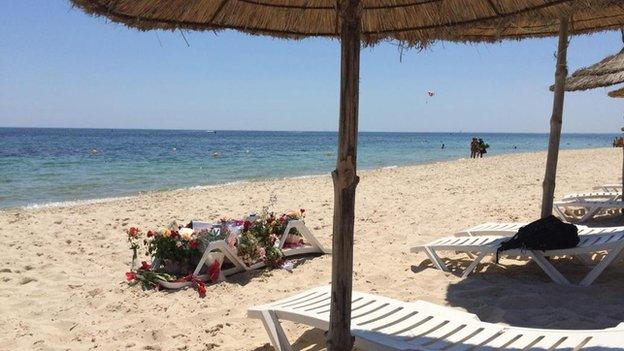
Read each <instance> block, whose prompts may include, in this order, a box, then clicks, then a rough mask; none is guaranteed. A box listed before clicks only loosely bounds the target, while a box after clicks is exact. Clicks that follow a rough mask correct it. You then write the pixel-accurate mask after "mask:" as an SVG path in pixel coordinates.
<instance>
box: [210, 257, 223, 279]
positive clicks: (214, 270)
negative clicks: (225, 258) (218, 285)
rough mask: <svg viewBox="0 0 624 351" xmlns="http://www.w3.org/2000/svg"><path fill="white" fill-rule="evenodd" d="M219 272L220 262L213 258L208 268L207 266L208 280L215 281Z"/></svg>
mask: <svg viewBox="0 0 624 351" xmlns="http://www.w3.org/2000/svg"><path fill="white" fill-rule="evenodd" d="M220 273H221V263H220V262H219V261H218V260H215V261H214V262H213V263H212V265H211V266H210V268H208V275H209V276H210V281H211V282H213V283H215V282H216V281H217V280H219V274H220Z"/></svg>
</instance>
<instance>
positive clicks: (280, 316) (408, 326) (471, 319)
mask: <svg viewBox="0 0 624 351" xmlns="http://www.w3.org/2000/svg"><path fill="white" fill-rule="evenodd" d="M330 294H331V292H330V287H329V286H323V287H319V288H315V289H311V290H308V291H305V292H303V293H300V294H298V295H295V296H292V297H289V298H286V299H283V300H280V301H276V302H273V303H270V304H267V305H263V306H258V307H253V308H250V309H249V310H248V311H247V316H248V317H250V318H255V319H260V320H261V321H262V323H263V324H264V328H265V329H266V331H267V333H268V335H269V339H270V340H271V344H273V347H274V348H275V350H277V351H292V348H291V345H290V342H289V341H288V339H287V337H286V334H285V333H284V329H283V328H282V326H281V320H287V321H292V322H295V323H301V324H306V325H309V326H312V327H315V328H319V329H322V330H328V328H329V309H330V298H331V297H330ZM351 334H352V335H353V336H354V337H355V344H356V346H357V347H358V348H359V349H362V350H368V351H390V350H423V351H429V350H431V351H433V350H436V351H439V350H445V351H468V350H475V351H486V350H488V351H491V350H544V351H545V350H566V351H573V350H574V351H577V350H592V351H598V350H624V324H620V325H619V326H617V327H615V328H609V329H601V330H555V329H531V328H517V327H512V326H508V325H505V324H492V323H485V322H482V321H480V320H479V318H478V317H477V316H476V315H474V314H471V313H467V312H463V311H459V310H456V309H453V308H449V307H443V306H439V305H435V304H432V303H428V302H424V301H417V302H412V303H410V302H403V301H398V300H394V299H389V298H386V297H382V296H377V295H371V294H366V293H360V292H357V291H354V292H353V294H352V299H351Z"/></svg>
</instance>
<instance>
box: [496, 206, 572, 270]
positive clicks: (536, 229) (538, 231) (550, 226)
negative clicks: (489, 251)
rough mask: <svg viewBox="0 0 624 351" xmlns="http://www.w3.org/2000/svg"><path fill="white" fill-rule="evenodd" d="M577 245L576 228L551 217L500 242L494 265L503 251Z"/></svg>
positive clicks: (523, 228)
mask: <svg viewBox="0 0 624 351" xmlns="http://www.w3.org/2000/svg"><path fill="white" fill-rule="evenodd" d="M578 243H579V237H578V230H577V228H576V226H575V225H573V224H569V223H564V222H562V221H561V220H560V219H559V218H557V217H555V216H552V215H551V216H548V217H545V218H542V219H538V220H537V221H535V222H532V223H529V224H527V225H525V226H524V227H521V228H520V229H519V230H518V233H516V235H514V236H513V237H512V238H511V239H509V240H505V241H503V242H501V244H500V246H499V247H498V249H497V250H496V263H498V254H499V253H500V252H501V251H505V250H511V249H523V250H541V251H546V250H558V249H568V248H571V247H575V246H576V245H578Z"/></svg>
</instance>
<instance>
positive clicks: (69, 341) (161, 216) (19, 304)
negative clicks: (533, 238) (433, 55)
mask: <svg viewBox="0 0 624 351" xmlns="http://www.w3.org/2000/svg"><path fill="white" fill-rule="evenodd" d="M621 158H622V156H621V150H619V149H618V150H615V149H598V150H583V151H564V152H562V153H561V156H560V162H559V169H560V171H559V177H558V184H557V186H558V187H557V196H560V195H562V194H564V193H568V192H573V191H583V190H587V189H590V188H591V187H592V186H594V185H598V184H600V183H612V182H614V181H615V180H617V179H618V176H619V174H620V172H621ZM544 164H545V153H543V152H540V153H532V154H518V155H510V156H499V157H488V158H485V159H482V160H470V159H465V160H459V161H452V162H446V163H437V164H431V165H421V166H413V167H399V168H394V169H384V170H377V171H370V172H362V174H361V177H362V180H361V182H360V185H359V188H358V195H357V211H356V215H357V218H356V237H355V268H354V269H355V276H354V284H355V287H356V288H357V289H359V290H362V291H367V292H377V293H380V294H384V295H387V296H389V297H393V298H398V299H402V300H406V301H409V300H417V299H423V300H427V301H432V302H435V303H438V304H444V305H449V306H452V307H455V308H458V309H463V310H467V311H470V312H473V313H476V314H477V315H478V316H479V317H480V318H481V319H482V320H485V321H489V322H504V323H509V324H513V325H518V326H531V327H552V328H604V327H612V326H615V325H617V324H618V323H620V322H621V321H623V320H624V269H623V268H624V265H623V264H621V263H620V264H618V265H617V266H616V267H615V268H612V269H609V270H607V271H606V272H605V274H604V275H603V276H602V277H601V278H600V279H598V280H597V281H596V282H595V283H594V285H593V286H592V287H589V288H566V287H561V286H558V285H555V284H554V283H551V282H550V281H549V280H548V278H547V277H546V276H545V275H544V274H543V273H542V272H541V271H540V270H539V269H538V268H537V267H536V266H535V265H534V264H532V263H529V264H526V263H525V262H517V261H511V260H505V261H503V263H505V265H504V267H496V266H493V265H487V266H485V267H482V268H480V271H481V272H480V273H479V274H476V275H473V276H472V277H470V278H469V279H460V278H459V277H457V276H456V275H454V274H447V273H444V272H441V271H438V270H435V269H432V268H431V265H430V263H429V262H428V261H425V257H424V256H423V255H413V254H410V253H409V247H410V246H411V245H414V244H419V243H424V242H427V241H430V240H432V239H433V238H436V237H439V236H443V235H445V234H450V233H452V232H454V231H457V230H459V229H462V228H465V227H468V226H472V225H475V224H478V223H481V222H485V221H528V220H532V219H535V218H537V217H538V215H539V204H540V201H541V180H542V177H543V173H544V171H543V169H544ZM331 186H332V184H331V180H330V177H329V176H323V177H316V178H308V179H292V180H280V181H270V182H257V183H248V184H242V185H232V186H224V187H218V188H213V189H188V190H179V191H171V192H161V193H152V194H147V195H141V196H137V197H133V198H130V199H123V200H119V201H113V202H107V203H99V204H90V205H81V206H74V207H68V208H49V209H40V210H23V211H11V212H4V213H0V228H2V229H0V245H1V246H0V249H1V252H2V255H1V256H0V280H1V283H0V329H1V330H2V333H0V349H2V350H30V349H37V350H39V349H41V350H52V349H54V350H57V349H72V350H74V349H75V350H83V349H84V350H86V349H94V348H97V349H98V350H120V349H128V350H173V349H179V350H186V349H189V350H206V349H218V350H270V349H271V347H270V346H268V344H267V343H268V338H267V336H266V334H265V332H264V330H263V328H262V325H261V323H260V322H259V321H257V320H249V319H247V318H246V317H245V310H246V308H247V307H248V306H252V305H255V304H260V303H265V302H268V301H271V300H274V299H277V298H282V297H285V296H287V295H289V294H292V293H295V292H298V291H301V290H302V289H306V288H310V287H314V286H317V285H320V284H327V283H329V281H330V260H331V258H330V257H329V256H325V257H317V258H313V259H310V260H307V261H306V262H304V263H303V264H301V265H299V266H298V267H296V269H295V270H294V272H293V273H288V272H286V271H284V270H274V271H258V272H252V273H244V274H238V275H234V276H232V277H230V278H229V279H228V281H227V282H224V283H220V284H216V285H211V286H208V293H207V296H206V298H204V299H201V298H199V297H198V296H197V293H196V292H195V291H193V290H190V289H189V290H182V291H177V292H171V293H170V292H155V291H142V290H141V289H140V288H138V287H129V286H128V285H127V284H126V283H125V280H124V272H126V271H127V269H128V263H129V261H130V251H129V250H128V247H127V246H128V245H127V242H126V241H125V238H124V233H123V229H124V228H125V227H127V226H139V227H141V228H145V229H150V228H156V227H159V226H162V225H166V224H168V223H169V222H170V221H172V220H179V221H180V222H186V221H188V220H191V219H205V220H216V219H218V218H220V217H222V216H230V217H232V216H242V215H244V214H245V213H246V212H248V211H254V210H258V209H260V208H261V207H262V206H263V205H265V204H267V202H268V199H269V197H270V195H271V194H274V195H277V197H278V203H277V205H276V207H275V210H276V211H281V210H284V209H290V208H300V207H303V208H306V209H307V213H308V217H307V220H306V222H307V224H308V226H309V227H310V228H315V230H314V233H315V234H316V235H317V236H318V237H319V239H320V240H321V242H323V243H324V244H325V245H327V246H328V247H331V238H330V235H331V218H332V201H333V199H332V197H333V192H332V189H331ZM612 222H613V221H612ZM612 222H608V223H607V222H602V223H598V224H597V225H609V224H612ZM450 258H451V260H452V261H453V262H455V263H460V264H463V265H464V266H465V265H466V264H467V262H466V261H465V260H463V258H462V256H459V255H451V256H450ZM558 266H559V267H561V268H562V270H563V271H564V273H566V274H570V275H571V276H570V277H571V278H572V279H578V278H580V277H581V275H582V273H584V272H585V269H586V268H584V267H582V266H580V265H578V264H577V263H573V262H561V261H560V262H559V264H558ZM286 327H287V331H288V333H289V335H290V338H291V341H293V342H295V343H296V345H297V347H299V348H302V347H303V348H304V349H318V348H315V347H314V346H311V345H315V343H319V342H322V341H323V334H322V332H320V331H318V330H313V329H310V328H307V327H304V326H296V325H294V324H290V323H287V324H286Z"/></svg>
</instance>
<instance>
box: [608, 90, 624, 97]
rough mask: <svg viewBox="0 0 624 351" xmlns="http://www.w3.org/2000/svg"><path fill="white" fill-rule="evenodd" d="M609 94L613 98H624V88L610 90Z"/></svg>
mask: <svg viewBox="0 0 624 351" xmlns="http://www.w3.org/2000/svg"><path fill="white" fill-rule="evenodd" d="M609 96H610V97H612V98H624V88H620V89H618V90H614V91H610V92H609Z"/></svg>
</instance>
